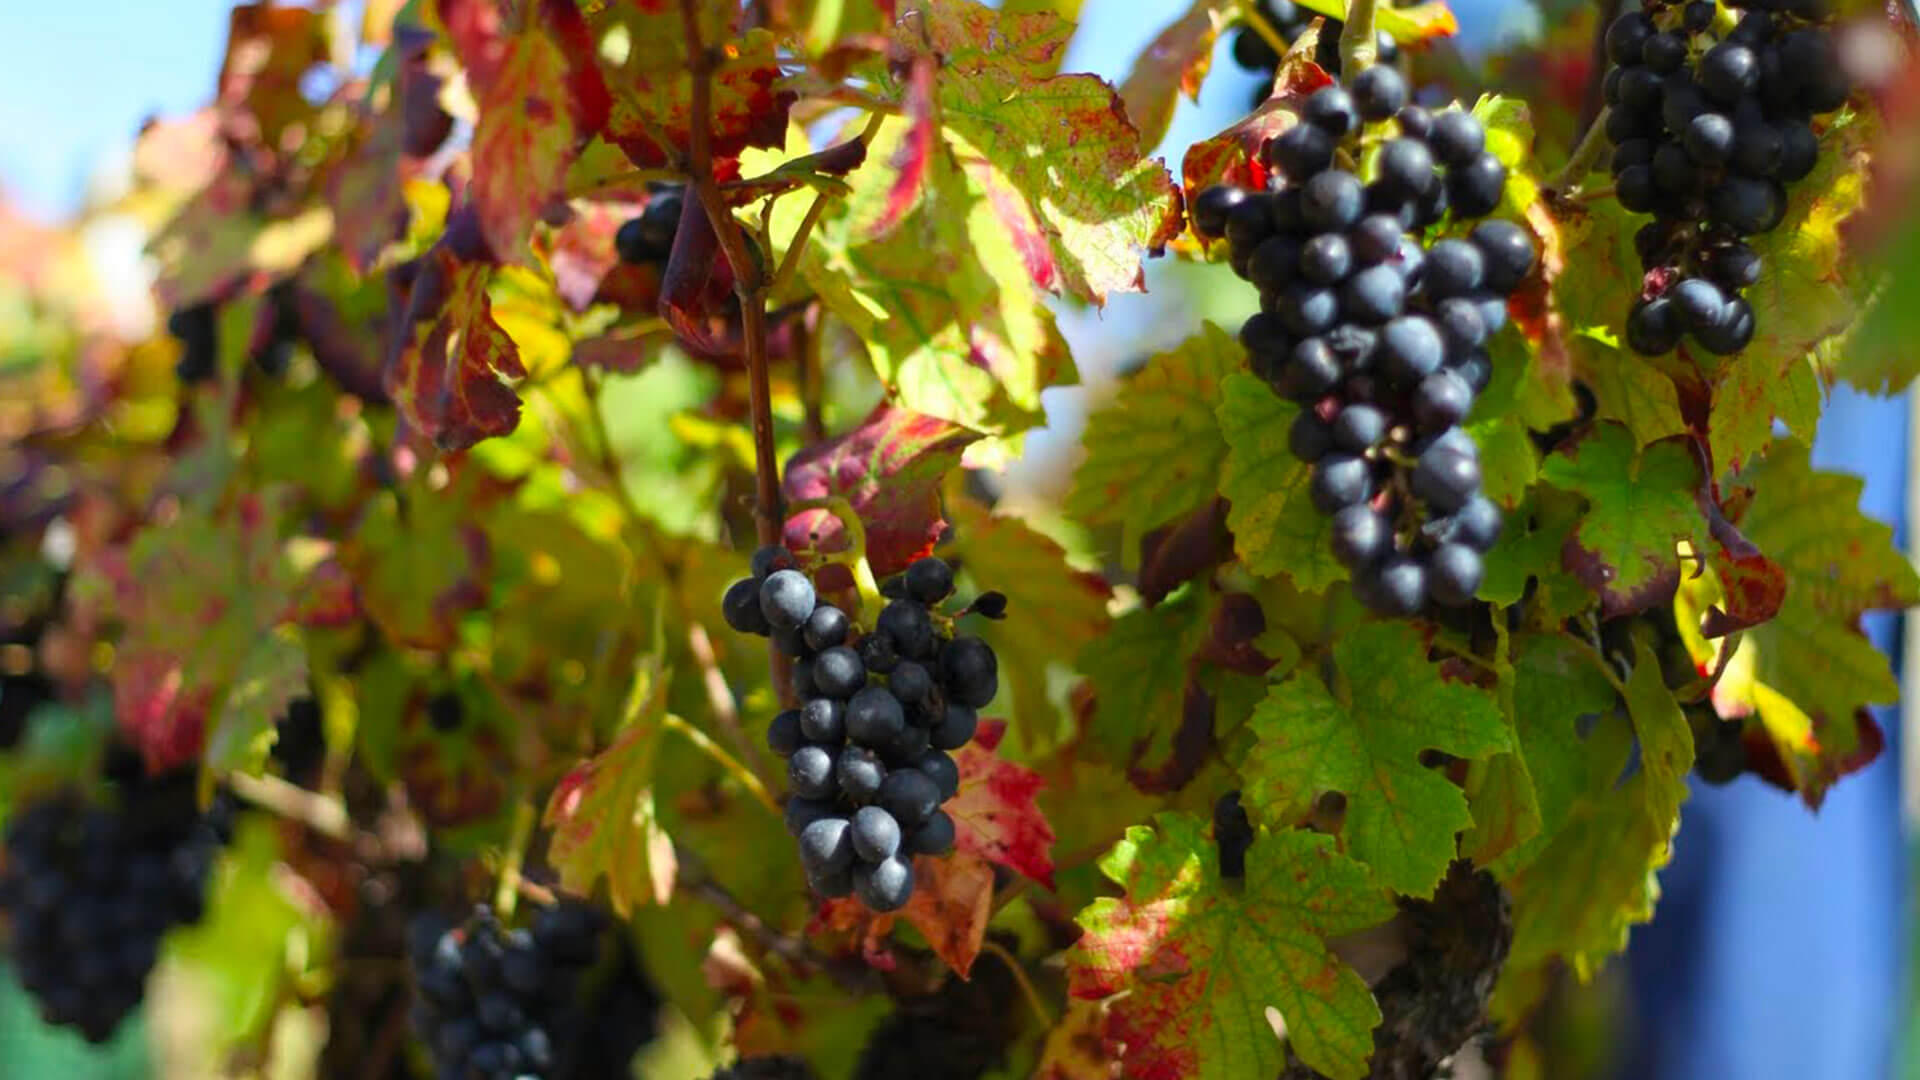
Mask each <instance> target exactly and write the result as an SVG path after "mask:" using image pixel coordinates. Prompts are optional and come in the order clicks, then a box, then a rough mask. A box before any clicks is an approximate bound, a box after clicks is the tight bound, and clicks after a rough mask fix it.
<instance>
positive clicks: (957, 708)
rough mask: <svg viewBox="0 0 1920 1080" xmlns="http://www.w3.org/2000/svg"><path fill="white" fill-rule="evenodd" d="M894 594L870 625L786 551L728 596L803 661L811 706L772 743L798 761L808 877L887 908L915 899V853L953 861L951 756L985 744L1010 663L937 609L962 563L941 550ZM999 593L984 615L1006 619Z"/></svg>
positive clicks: (798, 691)
mask: <svg viewBox="0 0 1920 1080" xmlns="http://www.w3.org/2000/svg"><path fill="white" fill-rule="evenodd" d="M884 591H885V592H886V593H887V594H888V595H889V596H890V597H891V598H890V599H889V600H888V602H887V604H886V606H885V607H883V608H882V609H881V610H880V614H879V617H878V618H877V619H876V620H875V624H874V627H873V629H872V630H870V631H866V632H864V633H862V632H860V630H859V628H858V627H856V626H855V625H854V622H853V620H852V619H851V618H849V617H848V615H847V614H846V612H844V611H842V610H841V609H840V608H838V607H836V606H834V605H832V604H827V603H822V602H820V600H819V597H818V595H817V593H816V592H815V589H814V584H813V582H812V580H811V579H809V578H808V577H807V575H806V574H804V573H802V572H801V571H800V570H799V569H797V568H796V566H795V564H794V560H793V557H792V555H791V554H789V553H788V552H787V550H786V549H785V548H782V547H767V548H762V549H761V550H760V551H758V552H756V553H755V554H754V556H753V576H752V577H748V578H743V579H741V580H740V581H737V582H735V583H734V584H733V585H732V587H730V588H729V589H728V590H727V593H726V596H725V598H724V599H723V600H722V601H721V607H722V612H723V614H724V615H725V616H726V620H727V624H728V625H729V626H731V627H733V628H734V629H735V630H738V631H740V632H741V633H748V634H759V635H762V636H765V637H770V638H771V639H772V640H773V643H774V645H775V646H776V647H777V648H778V649H779V650H780V651H781V652H783V653H785V654H786V655H787V656H789V657H792V658H793V661H794V663H793V696H794V699H795V700H797V701H799V702H800V703H801V704H800V707H799V708H797V709H788V710H786V711H784V712H782V713H780V714H779V715H778V716H775V717H774V718H773V721H772V723H771V724H770V725H769V726H768V729H767V744H768V745H769V746H770V747H772V749H773V751H774V752H775V753H777V754H779V755H780V756H782V757H784V758H786V760H787V783H788V788H789V794H788V798H787V804H786V818H787V828H788V830H789V831H790V832H792V833H793V834H794V835H795V836H796V837H797V838H798V839H799V844H800V860H801V865H802V867H803V868H804V869H805V870H806V873H807V880H808V882H809V883H810V884H811V885H812V886H813V888H814V890H815V891H816V892H818V893H819V894H820V895H822V896H824V897H841V896H847V895H849V894H851V895H855V896H858V897H859V898H860V900H861V902H862V903H864V904H866V906H867V907H868V908H870V909H872V910H874V911H877V912H887V911H894V910H897V909H899V908H900V907H901V906H902V905H904V904H905V903H906V902H907V899H908V897H910V896H911V895H912V893H913V861H912V860H913V856H915V855H944V854H946V853H947V852H948V851H950V850H952V848H953V842H954V829H953V819H952V818H950V817H949V816H947V814H946V812H945V811H943V810H941V809H940V806H941V804H942V803H944V802H946V801H947V800H948V799H951V798H953V796H954V793H955V792H956V791H957V790H959V786H960V770H959V767H958V766H957V765H955V763H954V760H953V758H952V757H950V756H949V755H948V752H949V751H952V750H958V749H959V748H960V747H962V746H965V745H966V744H967V742H968V741H969V740H971V739H972V738H973V734H974V730H975V728H976V727H977V726H978V724H979V715H978V713H977V712H976V710H978V709H981V708H983V707H985V706H986V704H987V703H988V702H990V701H992V700H993V697H994V695H995V694H996V693H998V692H999V686H1000V683H999V662H998V659H997V658H996V657H995V656H994V652H993V649H992V648H991V647H990V646H989V645H987V643H986V642H984V641H982V640H980V639H979V638H977V637H971V636H968V635H964V634H961V635H955V634H952V633H950V629H949V628H950V626H951V619H950V618H949V617H948V616H945V615H942V614H940V612H939V610H938V605H940V604H941V602H942V601H944V600H946V599H947V598H948V597H949V596H951V595H953V568H952V567H950V566H948V565H947V563H946V562H945V561H943V560H941V559H938V558H933V557H931V556H929V557H927V558H922V559H919V560H917V561H915V562H914V563H913V564H912V565H910V566H908V567H907V569H906V572H905V573H904V574H902V575H900V576H899V577H898V578H896V579H894V580H892V581H890V582H888V583H887V587H886V589H885V590H884ZM1003 609H1004V600H1003V599H1001V598H1000V597H999V594H997V593H988V594H985V595H983V596H982V597H980V598H979V599H978V600H976V601H975V602H974V604H973V605H972V607H971V608H970V609H969V610H970V611H973V612H978V613H981V614H986V615H988V616H990V617H994V618H997V617H999V616H1000V615H1001V614H1002V613H1003Z"/></svg>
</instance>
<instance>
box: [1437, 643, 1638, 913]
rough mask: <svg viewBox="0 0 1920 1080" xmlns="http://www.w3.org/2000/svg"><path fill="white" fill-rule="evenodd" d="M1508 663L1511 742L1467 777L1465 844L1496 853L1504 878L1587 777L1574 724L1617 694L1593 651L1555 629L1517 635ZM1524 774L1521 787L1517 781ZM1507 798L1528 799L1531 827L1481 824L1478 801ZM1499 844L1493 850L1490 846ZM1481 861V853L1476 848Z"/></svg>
mask: <svg viewBox="0 0 1920 1080" xmlns="http://www.w3.org/2000/svg"><path fill="white" fill-rule="evenodd" d="M1514 652H1515V654H1516V655H1515V657H1514V661H1513V663H1512V665H1511V666H1510V667H1509V668H1507V669H1506V670H1504V671H1503V672H1502V678H1503V680H1505V681H1504V682H1503V685H1502V688H1501V689H1502V693H1503V703H1505V704H1508V705H1509V706H1510V707H1509V711H1508V715H1509V716H1510V717H1511V718H1512V721H1513V727H1514V736H1515V740H1516V747H1515V750H1514V751H1513V752H1512V753H1507V754H1499V755H1496V756H1494V757H1493V758H1490V759H1488V762H1487V768H1486V770H1485V771H1484V772H1480V771H1478V770H1476V772H1475V774H1474V775H1473V776H1472V777H1471V778H1470V779H1469V782H1468V784H1467V793H1468V797H1469V798H1470V799H1471V800H1472V802H1473V807H1474V816H1475V830H1474V832H1472V833H1469V834H1468V836H1467V838H1466V840H1465V841H1464V842H1463V846H1465V847H1468V848H1472V847H1473V846H1474V845H1475V844H1477V843H1478V844H1485V845H1487V848H1483V849H1482V851H1483V852H1484V853H1486V854H1490V855H1493V856H1495V857H1494V858H1493V859H1492V860H1491V863H1492V868H1493V870H1494V872H1495V873H1496V874H1499V875H1500V876H1501V877H1503V878H1504V877H1509V876H1511V875H1512V874H1513V873H1514V872H1515V871H1517V870H1518V869H1520V868H1521V867H1524V866H1526V865H1527V864H1528V863H1529V862H1530V861H1532V859H1533V858H1534V856H1536V855H1537V854H1538V853H1539V851H1540V850H1541V849H1542V848H1543V847H1545V846H1546V845H1547V843H1548V842H1550V841H1551V840H1552V839H1553V837H1554V836H1556V835H1557V834H1558V833H1559V831H1560V829H1561V828H1562V827H1563V826H1564V825H1565V824H1566V823H1567V818H1568V816H1569V815H1570V814H1571V813H1572V811H1573V804H1574V801H1575V799H1576V798H1578V796H1579V794H1580V792H1581V787H1582V784H1583V783H1584V777H1585V768H1586V766H1585V764H1584V763H1583V758H1582V755H1583V753H1584V751H1583V750H1582V749H1581V740H1580V737H1579V724H1580V722H1581V721H1582V720H1583V719H1591V718H1594V717H1599V716H1602V715H1604V714H1606V713H1608V712H1611V711H1612V710H1613V707H1614V703H1615V702H1616V701H1617V700H1618V695H1616V694H1615V693H1614V690H1613V684H1612V683H1610V682H1608V681H1607V677H1606V674H1605V673H1604V672H1602V671H1601V670H1600V669H1599V667H1598V666H1597V664H1596V660H1597V654H1596V653H1594V652H1593V651H1592V650H1590V649H1585V648H1583V647H1582V646H1581V645H1580V644H1579V643H1578V642H1575V641H1574V640H1572V639H1571V638H1568V637H1565V636H1563V635H1560V634H1533V635H1528V636H1526V637H1524V638H1521V639H1519V640H1518V641H1517V642H1516V644H1515V647H1514ZM1522 778H1524V788H1523V787H1522ZM1503 796H1504V797H1508V798H1511V799H1513V800H1515V801H1516V802H1517V801H1518V800H1520V799H1524V800H1526V805H1528V806H1530V807H1531V808H1532V811H1533V813H1532V821H1533V825H1534V828H1533V829H1532V830H1531V834H1530V835H1529V834H1528V832H1527V830H1525V829H1524V828H1518V829H1513V830H1511V832H1510V834H1509V835H1507V836H1494V835H1491V834H1490V833H1488V832H1487V831H1486V830H1483V829H1482V827H1481V826H1482V825H1484V824H1485V823H1484V822H1482V821H1480V808H1481V807H1482V806H1483V805H1487V804H1488V803H1490V802H1492V801H1494V800H1498V799H1500V798H1502V797H1503ZM1495 844H1499V845H1500V847H1499V850H1498V851H1493V850H1489V849H1490V848H1491V847H1492V846H1493V845H1495ZM1474 858H1475V859H1476V861H1481V854H1475V856H1474Z"/></svg>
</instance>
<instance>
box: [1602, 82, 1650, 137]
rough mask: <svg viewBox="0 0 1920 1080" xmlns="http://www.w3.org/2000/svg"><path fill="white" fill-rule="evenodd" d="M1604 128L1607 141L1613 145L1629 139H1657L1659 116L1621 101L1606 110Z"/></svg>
mask: <svg viewBox="0 0 1920 1080" xmlns="http://www.w3.org/2000/svg"><path fill="white" fill-rule="evenodd" d="M1623 85H1624V84H1623ZM1605 130H1606V135H1607V141H1608V142H1610V143H1613V144H1614V145H1615V146H1618V145H1619V144H1621V143H1623V142H1626V141H1628V140H1629V139H1657V138H1659V137H1660V117H1659V116H1658V115H1656V114H1655V113H1654V111H1653V110H1651V109H1636V108H1633V107H1631V106H1629V105H1627V104H1626V103H1625V102H1622V103H1620V104H1619V105H1616V106H1614V107H1613V108H1611V109H1609V110H1607V120H1606V125H1605Z"/></svg>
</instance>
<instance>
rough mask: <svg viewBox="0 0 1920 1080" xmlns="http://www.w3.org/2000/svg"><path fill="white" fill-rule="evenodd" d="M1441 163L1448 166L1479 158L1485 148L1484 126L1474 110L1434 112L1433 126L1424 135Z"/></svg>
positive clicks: (1485, 132)
mask: <svg viewBox="0 0 1920 1080" xmlns="http://www.w3.org/2000/svg"><path fill="white" fill-rule="evenodd" d="M1427 145H1428V146H1429V147H1430V148H1432V150H1433V154H1434V156H1435V157H1437V158H1439V159H1440V163H1441V164H1443V165H1446V166H1448V167H1457V166H1461V165H1466V164H1468V163H1470V162H1472V161H1474V160H1476V159H1477V158H1479V156H1480V154H1481V152H1482V151H1484V150H1485V149H1486V148H1487V129H1486V128H1485V127H1482V126H1481V124H1480V121H1479V120H1478V119H1476V118H1475V117H1474V116H1473V114H1471V113H1468V112H1464V111H1462V110H1460V109H1447V110H1446V111H1444V112H1438V113H1435V114H1434V115H1433V129H1432V132H1431V133H1430V134H1429V135H1428V137H1427Z"/></svg>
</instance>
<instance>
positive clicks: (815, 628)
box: [800, 604, 853, 652]
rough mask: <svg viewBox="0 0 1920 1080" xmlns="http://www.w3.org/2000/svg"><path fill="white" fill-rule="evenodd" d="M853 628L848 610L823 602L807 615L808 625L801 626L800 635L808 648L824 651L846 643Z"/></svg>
mask: <svg viewBox="0 0 1920 1080" xmlns="http://www.w3.org/2000/svg"><path fill="white" fill-rule="evenodd" d="M852 628H853V621H852V620H850V619H848V618H847V613H846V612H844V611H841V610H840V609H839V608H837V607H834V606H833V605H832V604H821V605H819V606H818V607H815V608H814V609H813V614H811V615H809V616H807V622H806V625H805V626H802V627H801V628H800V636H801V639H802V640H804V641H805V642H806V645H807V648H809V649H812V650H813V651H815V652H823V651H825V650H827V649H831V648H833V647H834V646H835V645H843V644H845V643H846V640H847V634H848V632H849V631H850V630H851V629H852Z"/></svg>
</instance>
